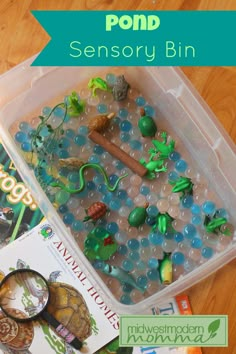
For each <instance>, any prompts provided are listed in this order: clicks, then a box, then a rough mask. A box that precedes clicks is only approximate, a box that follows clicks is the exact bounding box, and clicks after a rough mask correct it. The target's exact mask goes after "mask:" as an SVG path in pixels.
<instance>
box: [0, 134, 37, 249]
mask: <svg viewBox="0 0 236 354" xmlns="http://www.w3.org/2000/svg"><path fill="white" fill-rule="evenodd" d="M42 219H43V214H42V213H41V210H40V209H39V208H38V206H37V204H36V202H35V201H34V198H33V197H32V195H31V193H30V191H29V189H28V188H27V186H26V185H25V184H24V183H23V181H22V179H21V177H20V175H19V173H18V171H17V170H16V168H15V166H14V164H13V162H12V161H11V159H10V157H9V155H8V154H7V152H6V150H5V149H4V146H3V145H2V142H1V140H0V248H2V247H3V246H5V245H6V244H7V243H8V242H9V241H14V240H15V239H16V238H18V237H19V236H21V235H22V234H23V233H24V232H26V231H28V230H30V229H32V228H33V227H34V226H36V225H37V224H38V223H39V222H40V221H41V220H42Z"/></svg>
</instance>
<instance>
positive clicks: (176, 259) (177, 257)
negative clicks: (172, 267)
mask: <svg viewBox="0 0 236 354" xmlns="http://www.w3.org/2000/svg"><path fill="white" fill-rule="evenodd" d="M171 259H172V262H173V264H176V265H181V264H184V261H185V256H184V254H183V253H182V252H175V253H173V254H172V256H171Z"/></svg>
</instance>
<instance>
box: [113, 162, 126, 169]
mask: <svg viewBox="0 0 236 354" xmlns="http://www.w3.org/2000/svg"><path fill="white" fill-rule="evenodd" d="M114 166H115V168H116V169H117V170H119V171H120V170H122V169H123V168H124V167H125V166H124V164H123V163H122V162H120V161H118V160H115V161H114Z"/></svg>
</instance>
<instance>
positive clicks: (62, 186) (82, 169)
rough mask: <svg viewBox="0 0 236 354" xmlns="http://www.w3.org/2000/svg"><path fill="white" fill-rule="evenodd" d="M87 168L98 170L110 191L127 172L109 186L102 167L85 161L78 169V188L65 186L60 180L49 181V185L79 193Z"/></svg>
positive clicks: (113, 189)
mask: <svg viewBox="0 0 236 354" xmlns="http://www.w3.org/2000/svg"><path fill="white" fill-rule="evenodd" d="M87 168H94V169H95V170H97V171H99V172H100V173H101V174H102V176H103V178H104V181H105V184H106V186H107V189H108V190H109V191H110V192H114V191H115V190H116V188H117V186H118V184H119V182H120V181H121V180H122V179H123V178H124V177H127V176H128V173H126V174H124V175H123V176H120V177H119V178H118V179H117V181H116V182H115V184H114V186H111V185H110V183H109V179H108V176H107V174H106V172H105V171H104V168H103V167H101V166H100V165H98V164H96V163H85V164H84V165H83V166H82V167H80V169H79V182H80V187H79V188H78V189H71V188H69V187H66V186H65V185H64V184H63V183H61V182H52V183H50V186H52V187H59V188H61V189H63V190H64V191H66V192H68V193H71V194H73V193H80V192H82V190H83V189H84V187H85V178H84V170H86V169H87Z"/></svg>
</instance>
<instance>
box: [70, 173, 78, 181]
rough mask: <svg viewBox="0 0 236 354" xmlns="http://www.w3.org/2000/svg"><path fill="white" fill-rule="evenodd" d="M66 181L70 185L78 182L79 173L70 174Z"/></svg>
mask: <svg viewBox="0 0 236 354" xmlns="http://www.w3.org/2000/svg"><path fill="white" fill-rule="evenodd" d="M68 181H69V182H72V183H76V182H78V181H79V173H78V172H70V173H69V174H68Z"/></svg>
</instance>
